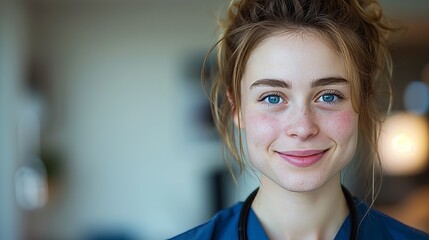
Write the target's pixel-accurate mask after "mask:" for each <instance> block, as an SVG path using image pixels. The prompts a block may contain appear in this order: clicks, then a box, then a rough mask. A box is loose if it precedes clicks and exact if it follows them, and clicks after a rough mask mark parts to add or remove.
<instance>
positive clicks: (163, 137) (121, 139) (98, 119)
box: [0, 0, 429, 239]
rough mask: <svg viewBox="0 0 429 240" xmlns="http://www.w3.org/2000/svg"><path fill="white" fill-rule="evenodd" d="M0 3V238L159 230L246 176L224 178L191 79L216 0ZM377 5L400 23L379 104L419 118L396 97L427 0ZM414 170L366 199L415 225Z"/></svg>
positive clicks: (218, 5) (180, 226)
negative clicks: (385, 100)
mask: <svg viewBox="0 0 429 240" xmlns="http://www.w3.org/2000/svg"><path fill="white" fill-rule="evenodd" d="M0 1H1V2H0V4H1V5H0V10H1V15H0V19H1V21H0V24H1V25H0V44H1V45H0V77H1V78H0V80H1V85H0V99H1V101H0V137H1V138H0V157H1V159H0V171H1V172H0V173H1V175H0V177H1V183H0V184H1V188H0V194H1V195H0V199H1V200H0V212H2V214H1V216H0V239H107V237H110V238H109V239H165V238H167V237H171V236H173V235H175V234H178V233H179V232H182V231H184V230H186V229H188V228H190V227H192V226H195V225H196V224H199V223H201V222H203V221H205V220H207V219H208V218H210V216H211V215H212V214H213V212H214V211H215V210H216V209H217V208H219V207H222V206H225V205H228V204H230V203H231V202H233V201H235V200H237V199H243V197H244V196H245V195H246V194H247V193H248V192H249V191H250V190H252V189H253V188H254V186H256V183H257V181H256V180H255V178H254V177H253V176H252V174H247V175H245V177H243V178H241V179H240V185H239V188H235V187H234V186H233V184H232V182H231V180H230V179H229V178H228V177H226V173H225V167H224V165H225V164H224V161H223V159H222V153H221V151H220V150H221V148H220V144H219V140H218V139H217V136H216V134H215V131H214V129H213V126H212V125H211V120H210V115H209V114H210V113H209V109H208V101H207V100H206V97H205V95H204V92H203V91H202V89H201V85H200V75H199V74H200V68H201V65H202V60H203V58H204V55H205V53H206V52H207V50H208V49H209V47H210V46H211V45H212V44H213V43H214V41H215V40H216V38H217V24H216V17H217V16H218V15H219V13H222V12H223V10H224V9H225V8H226V6H227V5H228V1H224V0H216V1H215V0H181V1H175V0H162V1H160V0H158V1H156V0H140V1H138V0H124V1H117V0H74V1H72V0H56V1H54V0H31V1H23V0H22V1H7V0H0ZM382 4H383V6H385V9H386V11H387V12H388V13H390V15H391V16H393V17H395V18H397V19H401V20H402V21H403V23H404V24H405V25H406V26H407V29H408V30H407V31H405V32H404V33H403V34H402V38H401V40H398V41H397V42H396V43H395V44H394V45H393V46H392V52H393V58H394V62H395V72H394V76H395V77H394V81H393V88H394V93H395V96H396V97H395V102H394V108H393V110H394V112H395V113H400V112H401V113H407V114H409V113H411V114H413V116H417V117H418V118H419V119H423V121H424V122H426V123H427V119H428V112H427V111H426V112H425V111H423V112H419V113H418V114H416V113H412V112H413V110H412V109H411V110H409V109H408V108H407V107H406V105H405V104H404V102H403V96H404V95H405V91H404V90H405V89H406V88H407V86H408V85H409V83H410V82H411V81H417V82H420V83H426V84H428V83H429V80H428V79H429V77H428V74H429V73H428V72H429V65H428V64H429V44H428V43H429V15H428V13H429V2H427V1H424V0H420V1H418V0H413V1H407V2H405V1H399V0H398V1H393V0H384V1H382ZM425 69H426V70H425ZM425 74H426V75H425ZM419 86H420V85H419ZM422 88H423V89H424V87H419V89H422ZM412 95H413V94H412ZM414 95H416V94H414ZM419 96H420V95H419ZM415 101H417V105H418V106H420V105H424V104H427V103H429V99H428V98H425V97H424V95H423V97H418V98H417V100H415ZM404 124H405V123H403V122H402V123H400V124H399V125H404ZM420 132H421V131H420ZM423 132H424V131H423ZM426 134H427V130H426ZM401 136H402V135H401ZM404 139H405V140H404ZM406 139H407V138H404V137H402V138H401V141H399V142H400V144H402V145H398V146H399V147H401V146H403V145H404V142H405V143H406ZM421 148H424V149H427V145H426V146H423V147H421ZM423 162H424V163H425V162H427V155H426V157H425V159H424V161H423ZM428 179H429V178H428V167H427V164H421V165H419V168H418V169H417V170H414V171H409V172H407V173H395V172H393V173H392V174H390V175H389V174H387V175H386V176H385V185H383V186H385V188H384V189H385V190H383V191H382V192H381V193H380V199H379V207H380V209H383V210H384V211H386V212H388V213H390V214H393V215H395V216H397V217H398V218H402V219H403V221H408V222H407V223H409V224H414V226H416V227H419V228H422V229H425V230H426V231H428V229H429V226H428V225H429V218H428V215H429V209H428V206H427V205H425V204H421V203H420V202H422V201H423V202H424V201H425V200H428V199H429V197H428V196H427V195H428V192H429V190H427V186H428V184H429V180H428ZM225 182H227V184H225ZM398 183H401V184H399V185H398ZM222 186H223V187H222ZM226 186H228V187H226ZM392 186H396V187H392ZM398 186H402V187H400V188H398ZM425 186H426V187H425ZM225 189H226V190H225ZM392 189H393V190H392ZM422 189H423V190H422ZM425 189H426V190H425ZM225 192H226V193H227V194H226V196H224V195H222V194H221V193H224V194H225ZM410 199H411V200H410ZM415 199H417V200H415ZM418 201H420V202H419V203H420V205H418V204H419V203H416V202H418ZM427 202H428V201H426V203H427ZM398 209H399V210H400V211H398ZM412 211H414V212H419V213H424V212H425V211H426V212H427V213H428V215H424V214H423V215H422V216H420V215H421V214H420V215H419V216H418V217H416V216H415V215H414V216H412V217H410V216H407V215H406V214H404V213H405V212H412ZM416 218H417V220H416Z"/></svg>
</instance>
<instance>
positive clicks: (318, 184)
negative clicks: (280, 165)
mask: <svg viewBox="0 0 429 240" xmlns="http://www.w3.org/2000/svg"><path fill="white" fill-rule="evenodd" d="M331 180H332V177H329V176H320V175H315V176H314V175H313V176H312V175H305V176H302V175H300V176H289V177H287V178H282V179H276V180H274V179H271V181H274V183H275V184H276V185H278V186H279V187H281V188H283V189H285V190H288V191H291V192H312V191H315V190H318V189H320V188H322V187H323V186H325V185H326V184H327V183H328V182H330V181H331Z"/></svg>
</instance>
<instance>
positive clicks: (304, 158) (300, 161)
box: [277, 149, 329, 167]
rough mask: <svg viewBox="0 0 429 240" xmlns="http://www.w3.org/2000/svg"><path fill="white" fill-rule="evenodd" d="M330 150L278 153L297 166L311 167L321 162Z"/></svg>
mask: <svg viewBox="0 0 429 240" xmlns="http://www.w3.org/2000/svg"><path fill="white" fill-rule="evenodd" d="M328 150H329V149H325V150H303V151H285V152H277V154H279V155H280V157H281V158H282V159H284V160H286V161H287V162H288V163H290V164H292V165H294V166H296V167H309V166H311V165H313V164H316V163H317V162H319V161H320V160H321V159H322V158H323V156H325V153H326V152H327V151H328Z"/></svg>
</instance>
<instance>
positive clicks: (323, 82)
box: [250, 77, 349, 89]
mask: <svg viewBox="0 0 429 240" xmlns="http://www.w3.org/2000/svg"><path fill="white" fill-rule="evenodd" d="M335 84H346V85H347V84H349V81H347V80H346V79H345V78H342V77H326V78H319V79H316V80H314V81H312V82H311V85H310V86H311V88H316V87H323V86H327V85H335ZM261 85H262V86H268V87H279V88H287V89H291V88H292V83H291V82H290V81H287V80H278V79H267V78H264V79H259V80H257V81H255V82H254V83H253V84H252V85H250V88H253V87H256V86H261Z"/></svg>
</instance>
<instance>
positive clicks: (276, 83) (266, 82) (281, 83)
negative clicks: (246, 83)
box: [250, 78, 292, 89]
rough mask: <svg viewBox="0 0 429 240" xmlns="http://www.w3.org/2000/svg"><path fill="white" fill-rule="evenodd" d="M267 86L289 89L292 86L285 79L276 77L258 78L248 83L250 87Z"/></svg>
mask: <svg viewBox="0 0 429 240" xmlns="http://www.w3.org/2000/svg"><path fill="white" fill-rule="evenodd" d="M260 85H262V86H268V87H280V88H288V89H290V88H291V87H292V84H291V83H290V82H289V81H287V80H278V79H267V78H264V79H259V80H257V81H256V82H254V83H252V85H250V88H253V87H256V86H260Z"/></svg>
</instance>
